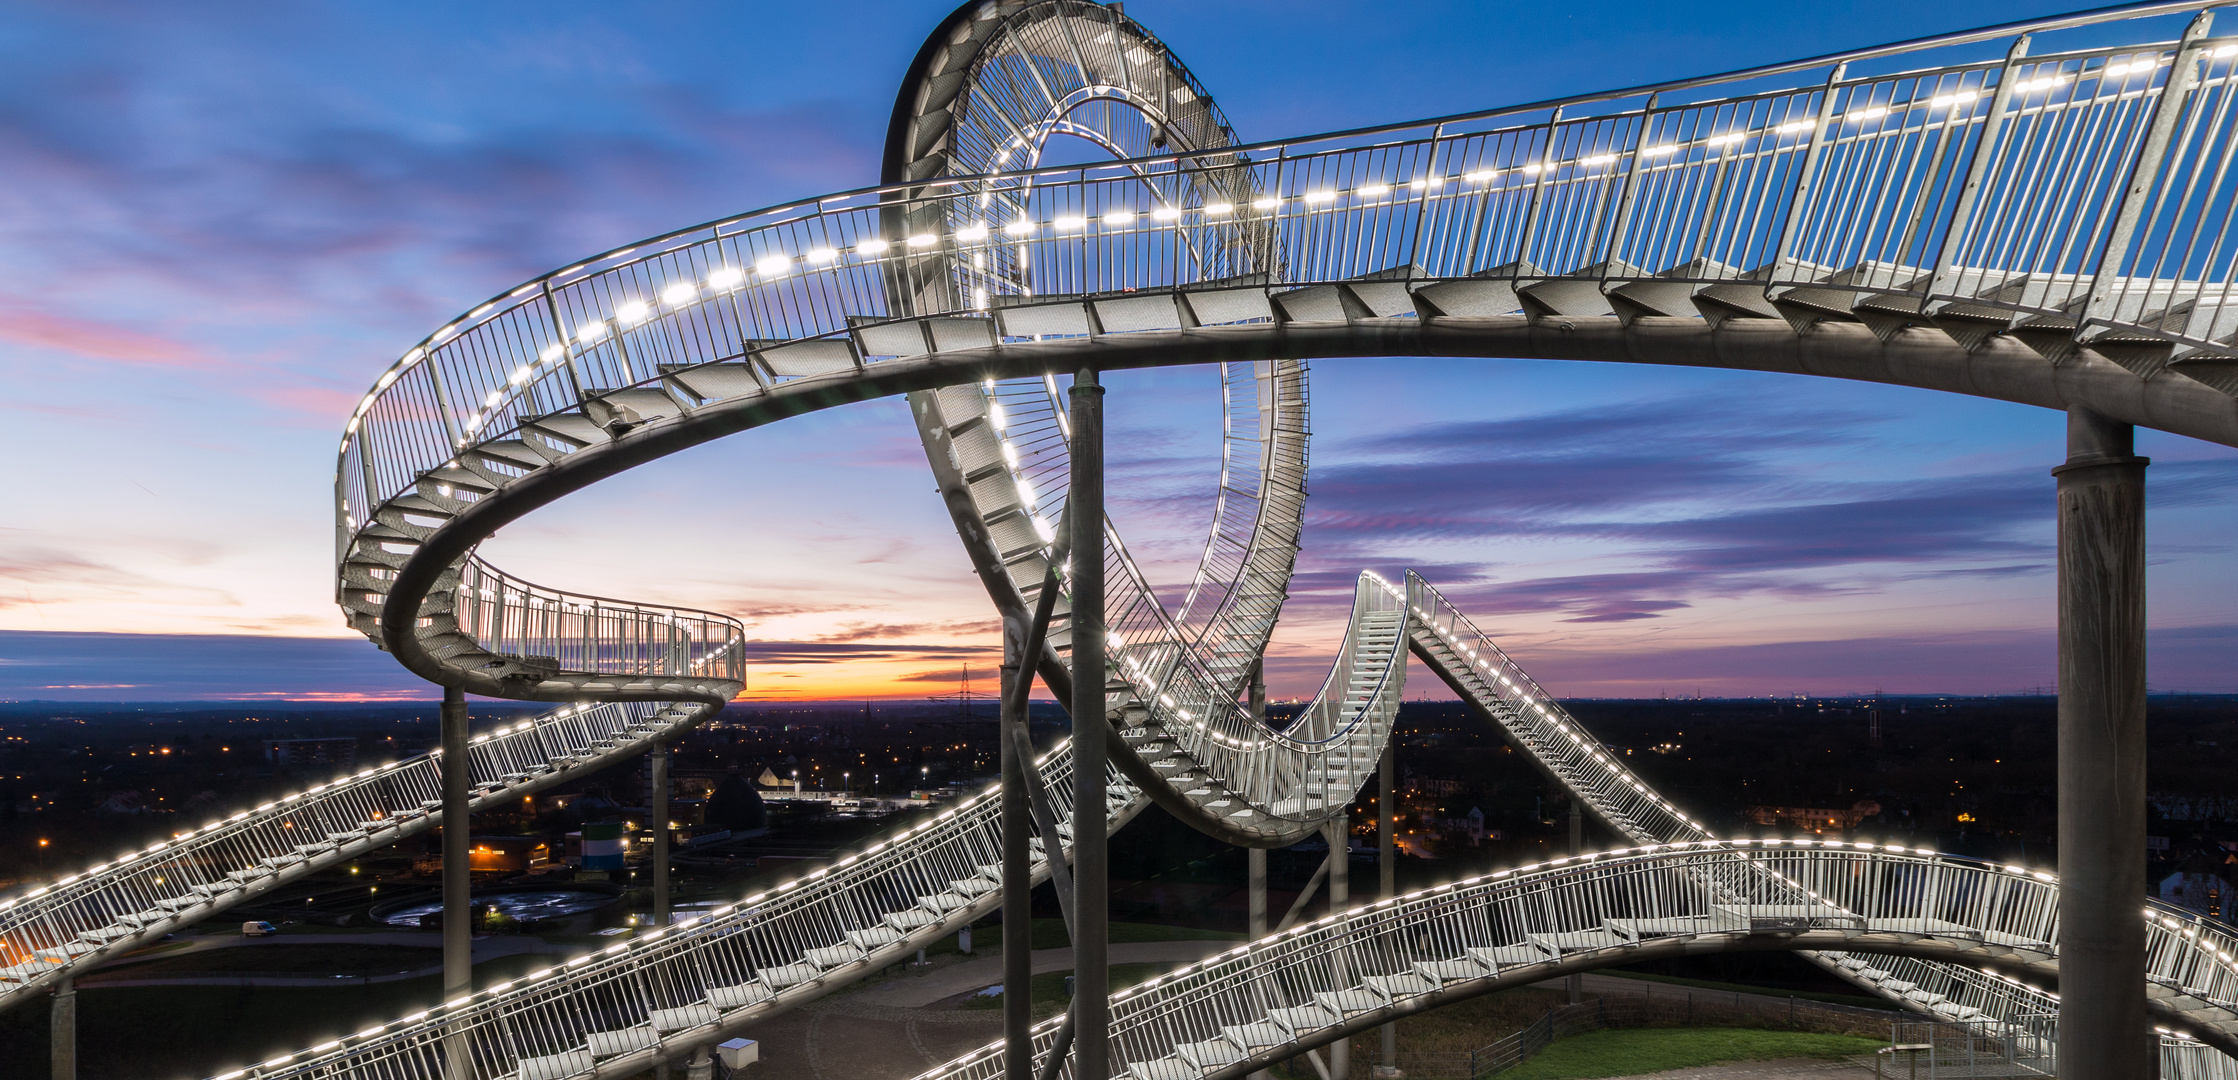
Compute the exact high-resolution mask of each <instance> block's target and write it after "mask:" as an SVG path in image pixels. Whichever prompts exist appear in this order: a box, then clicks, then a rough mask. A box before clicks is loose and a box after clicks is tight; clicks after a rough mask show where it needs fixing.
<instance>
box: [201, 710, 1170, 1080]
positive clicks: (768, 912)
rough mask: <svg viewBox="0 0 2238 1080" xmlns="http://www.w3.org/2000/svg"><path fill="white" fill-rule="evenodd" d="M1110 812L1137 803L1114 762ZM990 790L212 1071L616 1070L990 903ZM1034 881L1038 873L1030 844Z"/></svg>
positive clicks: (815, 990)
mask: <svg viewBox="0 0 2238 1080" xmlns="http://www.w3.org/2000/svg"><path fill="white" fill-rule="evenodd" d="M1071 762H1072V757H1071V748H1070V744H1069V743H1068V744H1061V745H1059V746H1058V747H1057V748H1056V749H1054V750H1052V751H1051V752H1049V753H1048V754H1045V755H1043V756H1042V757H1041V758H1040V759H1039V768H1040V772H1041V775H1042V777H1043V781H1044V783H1046V784H1047V785H1048V786H1049V789H1050V796H1051V798H1050V802H1051V805H1052V806H1053V807H1054V808H1056V809H1055V813H1056V814H1057V816H1058V819H1059V824H1058V831H1059V833H1060V835H1061V836H1062V837H1064V838H1065V840H1066V841H1067V842H1068V843H1069V841H1070V838H1071V835H1072V820H1071V817H1070V807H1071V800H1070V798H1069V795H1068V794H1067V793H1068V792H1069V791H1070V789H1071V778H1072V772H1071ZM1107 782H1108V783H1109V785H1110V789H1109V790H1110V793H1111V794H1110V797H1109V799H1108V800H1107V810H1108V811H1109V815H1110V816H1109V821H1108V822H1107V825H1106V827H1115V826H1116V825H1119V824H1123V823H1124V822H1126V821H1127V820H1128V819H1129V818H1130V817H1131V816H1132V815H1133V814H1134V813H1135V812H1136V811H1138V810H1139V809H1140V808H1141V807H1142V806H1144V805H1146V802H1145V800H1143V799H1142V797H1141V795H1140V793H1139V792H1137V791H1136V790H1135V789H1134V788H1133V787H1132V786H1131V785H1129V784H1128V783H1127V782H1126V780H1125V778H1124V777H1122V776H1120V775H1119V774H1118V773H1116V772H1113V773H1111V774H1110V775H1109V776H1108V778H1107ZM999 803H1000V799H999V798H998V797H997V794H996V792H995V791H994V790H992V789H988V790H984V791H981V792H979V793H977V794H975V795H973V796H972V797H971V798H969V799H966V800H965V801H963V802H962V803H960V804H958V805H956V806H953V807H951V808H949V809H947V810H944V811H941V812H940V813H938V814H932V815H927V816H926V817H925V818H924V819H923V820H921V821H919V822H918V823H917V824H915V825H913V826H910V827H908V828H906V829H902V830H899V831H897V832H895V833H892V834H889V835H888V836H886V837H883V838H881V839H880V840H879V841H878V842H876V843H873V844H871V845H869V846H868V847H865V848H864V849H862V850H861V851H858V852H855V853H853V854H850V855H847V856H844V857H842V858H839V859H837V860H836V861H834V862H833V863H831V864H830V865H828V866H826V867H823V868H821V869H816V870H811V871H809V872H808V873H806V874H804V875H803V876H801V877H799V878H796V879H794V880H790V881H786V882H783V883H781V884H779V885H777V886H776V887H774V888H772V889H769V890H767V891H765V892H761V893H756V894H754V895H751V896H747V897H745V898H743V899H741V900H739V901H738V902H737V903H735V904H731V905H728V906H725V907H722V908H718V909H716V910H715V911H713V912H710V913H709V914H706V915H704V916H701V917H699V918H698V919H695V920H693V921H690V922H687V923H680V924H677V925H675V926H674V927H672V928H662V929H655V930H653V931H651V932H650V933H646V934H640V935H638V936H637V937H636V938H634V939H632V940H630V941H627V942H623V943H620V944H616V945H613V946H609V947H608V948H606V949H604V950H602V951H599V952H595V953H587V954H585V955H582V956H578V957H575V958H574V959H572V960H569V961H566V962H564V963H561V964H557V965H555V966H554V967H552V968H549V969H546V970H542V971H537V972H534V973H531V974H529V975H527V976H525V977H523V978H521V979H517V980H513V981H510V982H506V983H502V984H499V985H496V986H492V987H488V988H486V989H483V990H479V991H476V992H475V993H474V994H473V995H471V996H470V997H466V998H461V999H459V1000H456V1001H452V1002H447V1003H445V1004H444V1005H442V1006H441V1007H438V1008H435V1009H431V1010H429V1011H427V1012H423V1013H419V1014H416V1015H413V1016H409V1017H405V1018H403V1019H401V1020H398V1021H396V1022H394V1023H390V1024H385V1025H380V1026H377V1027H373V1028H369V1029H366V1030H364V1031H360V1032H358V1033H356V1034H354V1035H351V1036H349V1037H347V1038H343V1039H338V1040H335V1041H333V1042H331V1043H328V1044H326V1045H324V1046H321V1047H315V1048H313V1049H311V1050H308V1051H305V1052H302V1053H298V1054H292V1055H286V1056H283V1057H280V1058H275V1059H273V1060H270V1061H266V1062H263V1063H260V1064H258V1065H254V1066H250V1067H247V1068H244V1069H238V1070H234V1071H230V1072H227V1073H224V1074H222V1076H221V1077H220V1080H241V1078H243V1077H253V1078H257V1080H264V1078H273V1077H319V1078H322V1080H324V1078H343V1077H365V1078H376V1077H377V1078H381V1080H391V1078H396V1077H406V1076H426V1077H443V1078H445V1080H495V1078H499V1077H517V1078H519V1080H559V1078H563V1077H571V1076H578V1075H582V1074H584V1073H588V1072H591V1071H593V1070H599V1071H602V1072H603V1073H605V1074H608V1075H616V1076H619V1075H628V1074H630V1073H632V1072H634V1071H637V1070H640V1069H643V1068H645V1067H649V1066H650V1065H651V1064H652V1063H653V1061H654V1060H655V1058H656V1056H658V1055H660V1054H662V1053H663V1052H664V1051H665V1052H673V1045H667V1046H664V1045H663V1044H664V1042H668V1041H672V1042H673V1044H681V1045H692V1044H695V1043H704V1042H706V1041H708V1040H709V1038H710V1037H711V1033H712V1032H713V1031H715V1030H717V1029H735V1028H737V1027H739V1026H741V1025H744V1024H746V1023H749V1022H752V1021H754V1020H758V1019H761V1018H764V1017H766V1016H769V1015H772V1014H774V1013H776V1012H779V1011H782V1010H785V1009H789V1008H791V1007H793V1006H795V1005H798V1004H800V1003H802V1002H804V1001H808V1000H811V999H813V998H815V997H817V996H820V995H822V994H824V993H826V992H828V991H830V990H832V989H835V988H837V987H839V986H843V985H846V984H847V983H849V982H852V981H854V980H856V979H860V978H862V977H864V976H866V975H868V974H871V973H874V972H876V971H877V970H879V969H880V968H883V967H885V966H888V965H890V964H893V963H896V962H898V961H900V960H902V959H903V958H904V957H905V956H907V955H908V954H910V953H912V952H914V951H915V950H917V949H919V948H922V947H923V946H924V945H925V944H926V943H928V942H930V941H931V940H933V939H936V938H938V937H940V936H942V935H944V934H948V933H953V932H954V931H955V929H956V928H957V927H959V926H963V925H968V924H969V923H971V922H972V921H973V920H976V919H978V918H980V917H981V916H983V915H985V914H987V913H988V912H989V911H990V910H992V909H993V907H994V905H995V904H996V903H997V902H998V901H999V899H1000V891H1001V886H1000V884H999V880H1000V872H1001V871H1000V863H1001V858H1002V852H1001V831H1002V830H1001V821H1000V813H999ZM1034 859H1035V861H1034V877H1035V880H1036V881H1039V880H1043V879H1044V878H1045V877H1046V876H1047V873H1048V867H1047V862H1046V859H1045V858H1044V857H1043V853H1042V852H1041V851H1040V850H1038V848H1037V850H1036V851H1035V855H1034Z"/></svg>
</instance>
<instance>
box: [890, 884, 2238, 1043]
mask: <svg viewBox="0 0 2238 1080" xmlns="http://www.w3.org/2000/svg"><path fill="white" fill-rule="evenodd" d="M1710 883H1719V884H1715V885H1713V884H1710ZM2055 889H2056V886H2055V885H2054V883H2053V882H2052V881H2051V880H2050V878H2049V877H2048V876H2046V875H2042V874H2037V873H2032V872H2029V871H2025V870H2022V869H2020V868H2018V867H1999V866H1993V865H1989V864H1984V863H1978V862H1974V861H1972V860H1965V859H1955V858H1950V857H1947V856H1941V855H1934V854H1930V853H1926V852H1920V851H1909V850H1907V849H1904V848H1901V847H1896V846H1888V847H1882V846H1879V845H1874V844H1866V843H1855V844H1852V843H1843V842H1836V841H1818V840H1764V841H1746V840H1740V841H1721V840H1699V841H1691V842H1686V843H1679V844H1652V845H1646V846H1642V847H1635V848H1628V849H1625V850H1622V851H1612V852H1604V853H1599V854H1592V855H1584V856H1578V857H1572V858H1566V859H1556V860H1554V861H1552V862H1549V863H1543V864H1538V865H1534V866H1526V867H1522V868H1519V869H1515V870H1503V871H1500V872H1498V873H1494V874H1488V875H1484V876H1482V877H1476V878H1471V879H1469V880H1466V881H1459V882H1454V883H1452V884H1448V885H1441V886H1438V887H1436V888H1433V889H1428V890H1424V891H1422V892H1417V893H1413V894H1410V895H1407V896H1404V897H1397V898H1393V899H1391V900H1385V901H1381V902H1378V903H1375V904H1369V905H1365V906H1362V907H1360V908H1357V909H1354V910H1352V911H1347V912H1340V913H1337V914H1333V915H1330V916H1328V917H1326V918H1324V919H1321V920H1319V921H1318V922H1315V923H1312V924H1309V925H1305V926H1300V927H1296V928H1293V929H1292V930H1289V931H1286V932H1284V933H1281V934H1277V935H1273V936H1271V937H1268V938H1263V939H1261V940H1259V941H1255V942H1251V943H1249V944H1247V945H1243V946H1240V947H1238V948H1236V949H1233V950H1230V951H1228V952H1226V953H1223V954H1221V955H1219V956H1216V957H1212V958H1209V959H1207V960H1203V961H1200V962H1198V963H1196V964H1193V965H1190V966H1188V967H1185V968H1182V969H1181V970H1178V971H1175V972H1172V973H1169V974H1166V975H1162V976H1159V977H1157V978H1154V979H1151V980H1150V981H1148V982H1145V983H1143V984H1141V985H1140V986H1137V987H1134V988H1132V989H1129V990H1127V991H1123V992H1121V993H1120V994H1119V995H1117V996H1116V997H1115V998H1114V1000H1113V1003H1112V1047H1113V1058H1114V1062H1115V1063H1116V1064H1118V1065H1121V1066H1123V1067H1124V1068H1125V1070H1126V1074H1127V1075H1129V1076H1132V1077H1135V1078H1138V1080H1204V1078H1207V1077H1215V1078H1227V1077H1235V1076H1241V1075H1242V1074H1244V1073H1246V1072H1248V1071H1251V1070H1253V1069H1258V1068H1263V1067H1265V1066H1267V1065H1269V1064H1271V1063H1273V1062H1275V1061H1279V1060H1282V1059H1284V1058H1288V1057H1291V1056H1293V1055H1295V1054H1298V1053H1299V1052H1301V1051H1302V1050H1303V1049H1305V1048H1308V1047H1313V1046H1318V1045H1320V1044H1323V1043H1327V1042H1330V1041H1333V1040H1335V1039H1337V1038H1341V1037H1346V1036H1349V1035H1352V1034H1356V1033H1360V1032H1364V1031H1367V1030H1369V1029H1371V1028H1374V1027H1376V1026H1379V1025H1381V1024H1384V1023H1388V1022H1390V1021H1391V1020H1394V1019H1397V1018H1399V1017H1401V1016H1405V1015H1408V1014H1410V1013H1415V1012H1420V1011H1423V1010H1425V1009H1429V1008H1434V1007H1436V1006H1438V1005H1440V1004H1444V1003H1447V1002H1450V1001H1453V1000H1456V999H1458V998H1462V997H1466V996H1469V995H1472V994H1476V993H1482V992H1488V991H1490V990H1494V989H1499V988H1502V987H1507V986H1522V985H1528V984H1530V983H1534V982H1539V981H1542V980H1544V979H1547V978H1551V977H1554V976H1558V975H1560V974H1563V973H1564V972H1567V971H1575V970H1583V969H1588V968H1592V967H1599V966H1605V965H1608V964H1611V963H1625V962H1632V961H1636V960H1644V959H1649V958H1653V957H1659V956H1672V955H1680V954H1684V953H1689V952H1699V951H1705V950H1710V949H1716V948H1729V947H1747V946H1748V944H1749V943H1752V942H1753V943H1756V945H1757V947H1763V943H1764V942H1766V941H1767V940H1768V939H1777V940H1779V941H1780V942H1781V943H1782V944H1783V945H1784V947H1789V948H1797V947H1806V948H1807V947H1819V948H1825V947H1835V948H1842V949H1846V950H1851V951H1852V952H1853V953H1857V952H1872V951H1878V950H1889V951H1898V950H1901V951H1903V952H1906V953H1908V954H1910V955H1913V956H1926V957H1934V958H1937V959H1940V960H1944V961H1947V962H1952V963H1958V964H1973V965H1995V966H1998V967H2001V968H2004V969H2006V970H2011V971H2018V972H2023V973H2035V972H2048V971H2049V970H2051V969H2052V968H2053V967H2054V965H2055V961H2056V955H2057V943H2056V938H2057V934H2056V930H2055V926H2054V924H2055V923H2056V910H2057V901H2056V896H2055ZM2151 926H2152V931H2151V933H2152V938H2153V943H2154V947H2155V948H2156V949H2158V948H2161V947H2165V946H2167V945H2171V944H2174V943H2176V942H2186V943H2189V942H2195V941H2196V942H2207V941H2209V940H2211V941H2212V948H2213V949H2220V950H2224V951H2227V950H2228V949H2229V948H2230V947H2231V945H2232V944H2233V943H2234V942H2233V939H2232V938H2231V936H2230V934H2229V931H2228V929H2227V928H2223V927H2219V926H2217V925H2214V924H2211V923H2208V922H2204V921H2201V920H2198V919H2196V918H2192V917H2187V916H2185V915H2182V914H2180V913H2178V912H2176V911H2173V910H2169V909H2166V908H2163V907H2161V906H2159V905H2155V906H2154V910H2153V913H2152V917H2151ZM2185 947H2187V948H2188V947H2189V946H2188V945H2187V946H2185ZM1860 962H1863V961H1860ZM1874 962H1878V957H1875V958H1874ZM1977 977H1978V978H1986V977H1982V976H1977ZM1992 981H1994V980H1992ZM2234 992H2238V975H2234V973H2233V972H2231V971H2230V970H2229V969H2228V966H2227V965H2225V966H2224V968H2223V969H2222V970H2221V972H2220V974H2219V975H2218V976H2217V977H2216V978H2215V979H2214V980H2212V986H2211V987H2210V986H2209V984H2208V983H2207V982H2204V981H2202V982H2198V983H2195V984H2193V985H2191V986H2190V988H2189V989H2188V990H2186V991H2185V992H2184V993H2183V994H2182V995H2181V996H2182V997H2183V1000H2184V1003H2183V1004H2182V1005H2180V1006H2178V1005H2174V1004H2173V1001H2174V999H2173V998H2171V999H2168V1000H2166V1001H2163V1002H2161V1003H2160V1008H2159V1009H2158V1010H2156V1011H2159V1012H2160V1013H2161V1015H2162V1016H2164V1017H2165V1016H2167V1015H2169V1014H2170V1013H2176V1014H2179V1015H2183V1016H2186V1017H2198V1016H2204V1015H2213V1016H2216V1017H2218V1018H2229V1017H2234V1016H2238V1014H2234V1013H2232V1011H2231V1008H2232V1006H2233V1005H2234V1004H2238V1000H2234V999H2233V997H2232V996H2231V995H2232V994H2233V993H2234ZM1977 1023H1979V1021H1977ZM2214 1023H2217V1024H2227V1023H2228V1020H2227V1019H2218V1020H2216V1021H2214ZM1058 1026H1059V1025H1058V1023H1057V1022H1054V1021H1052V1022H1050V1023H1045V1024H1043V1025H1041V1026H1039V1027H1038V1028H1036V1030H1035V1049H1036V1053H1037V1056H1040V1057H1042V1058H1044V1059H1046V1057H1047V1055H1048V1053H1049V1052H1050V1050H1051V1048H1052V1045H1053V1042H1054V1038H1055V1035H1056V1031H1057V1028H1058ZM1999 1030H2000V1033H2001V1034H2006V1035H2009V1036H2013V1037H2021V1038H2031V1036H2030V1035H2029V1034H2028V1033H2027V1032H2026V1031H2025V1030H2019V1029H2006V1028H2000V1029H1999ZM2228 1030H2229V1029H2228V1028H2227V1027H2225V1028H2223V1029H2222V1031H2223V1034H2222V1035H2221V1036H2219V1039H2220V1042H2222V1043H2223V1044H2227V1043H2228V1042H2229V1039H2228ZM2213 1057H2214V1054H2213V1053H2212V1052H2211V1051H2206V1048H2205V1047H2204V1046H2202V1044H2200V1043H2197V1042H2189V1043H2186V1042H2183V1041H2181V1040H2179V1041H2177V1042H2176V1043H2175V1044H2174V1045H2172V1046H2171V1047H2170V1048H2169V1049H2167V1050H2166V1051H2164V1054H2163V1059H2164V1061H2167V1062H2172V1063H2176V1065H2177V1067H2178V1068H2179V1069H2184V1070H2189V1069H2191V1068H2195V1067H2196V1068H2200V1069H2201V1071H2200V1072H2199V1073H2191V1072H2189V1071H2185V1072H2182V1073H2175V1074H2172V1075H2188V1076H2200V1077H2205V1076H2213V1075H2227V1071H2228V1065H2227V1061H2228V1059H2223V1061H2222V1062H2215V1061H2213V1060H2212V1059H2213ZM1001 1067H1002V1060H1001V1045H1000V1044H999V1043H998V1044H995V1045H993V1046H989V1047H987V1048H984V1049H981V1050H978V1051H975V1052H973V1053H972V1054H969V1055H966V1056H964V1057H961V1058H958V1059H957V1060H955V1061H953V1062H950V1063H948V1064H947V1065H944V1066H942V1067H940V1068H938V1069H934V1070H932V1071H930V1072H927V1073H925V1074H923V1075H922V1077H921V1078H920V1080H934V1078H940V1080H994V1078H996V1077H999V1076H1000V1075H1001Z"/></svg>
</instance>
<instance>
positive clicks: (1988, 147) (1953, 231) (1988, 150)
mask: <svg viewBox="0 0 2238 1080" xmlns="http://www.w3.org/2000/svg"><path fill="white" fill-rule="evenodd" d="M2028 41H2029V35H2027V34H2022V35H2021V36H2020V37H2019V38H2017V39H2015V40H2014V41H2013V47H2012V49H2011V50H2009V51H2007V52H2006V54H2005V66H2004V67H2003V68H2000V69H1999V70H1998V75H1997V89H1996V91H1995V92H1993V93H1992V94H1991V95H1990V98H1989V113H1988V114H1987V115H1985V116H1983V117H1982V133H1981V137H1980V138H1979V139H1977V140H1975V142H1974V153H1973V157H1972V159H1971V160H1970V161H1968V162H1967V163H1966V182H1965V185H1964V186H1962V187H1961V188H1959V190H1958V202H1957V204H1956V205H1955V206H1953V207H1952V208H1951V216H1950V227H1949V228H1948V229H1946V230H1944V232H1943V250H1942V253H1941V254H1940V255H1938V256H1936V258H1935V271H1934V274H1933V276H1931V277H1930V278H1929V279H1928V281H1927V295H1926V296H1925V297H1924V298H1923V299H1924V300H1925V302H1926V304H1925V306H1924V307H1923V308H1922V309H1921V310H1922V311H1925V312H1926V313H1927V314H1928V315H1930V316H1932V315H1934V314H1935V313H1936V312H1937V311H1939V310H1941V309H1942V308H1944V307H1947V306H1949V305H1950V303H1951V302H1952V301H1955V300H1958V299H1959V297H1956V296H1951V297H1944V294H1945V292H1947V291H1948V290H1949V289H1950V288H1951V285H1952V282H1951V275H1952V273H1953V272H1954V271H1955V270H1956V268H1957V266H1958V252H1959V248H1960V247H1962V246H1964V243H1965V240H1966V230H1967V229H1969V228H1972V227H1973V223H1974V205H1975V203H1976V202H1977V201H1978V200H1979V199H1980V198H1981V192H1982V179H1983V178H1984V177H1986V176H1988V175H1989V163H1990V160H1991V159H1992V158H1993V157H1994V156H1995V155H1996V153H1997V140H1998V139H1999V138H2000V137H2001V136H2002V135H2003V134H2004V126H2005V108H2006V105H2007V104H2008V103H2010V102H2011V101H2012V98H2013V82H2014V80H2015V79H2017V78H2019V76H2020V67H2021V61H2022V60H2023V59H2024V58H2026V57H2027V56H2028Z"/></svg>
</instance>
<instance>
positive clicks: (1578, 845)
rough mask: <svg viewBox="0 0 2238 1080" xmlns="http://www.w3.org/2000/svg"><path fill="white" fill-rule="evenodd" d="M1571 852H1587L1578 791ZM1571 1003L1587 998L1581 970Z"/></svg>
mask: <svg viewBox="0 0 2238 1080" xmlns="http://www.w3.org/2000/svg"><path fill="white" fill-rule="evenodd" d="M1570 854H1572V855H1583V854H1585V805H1584V801H1583V800H1581V799H1579V798H1578V795H1577V792H1574V791H1573V792H1571V793H1570ZM1568 981H1569V987H1570V1004H1572V1005H1575V1004H1577V1003H1578V1002H1580V1001H1584V1000H1585V975H1584V974H1583V973H1582V972H1581V973H1579V974H1576V975H1572V976H1570V978H1569V980H1568Z"/></svg>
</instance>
